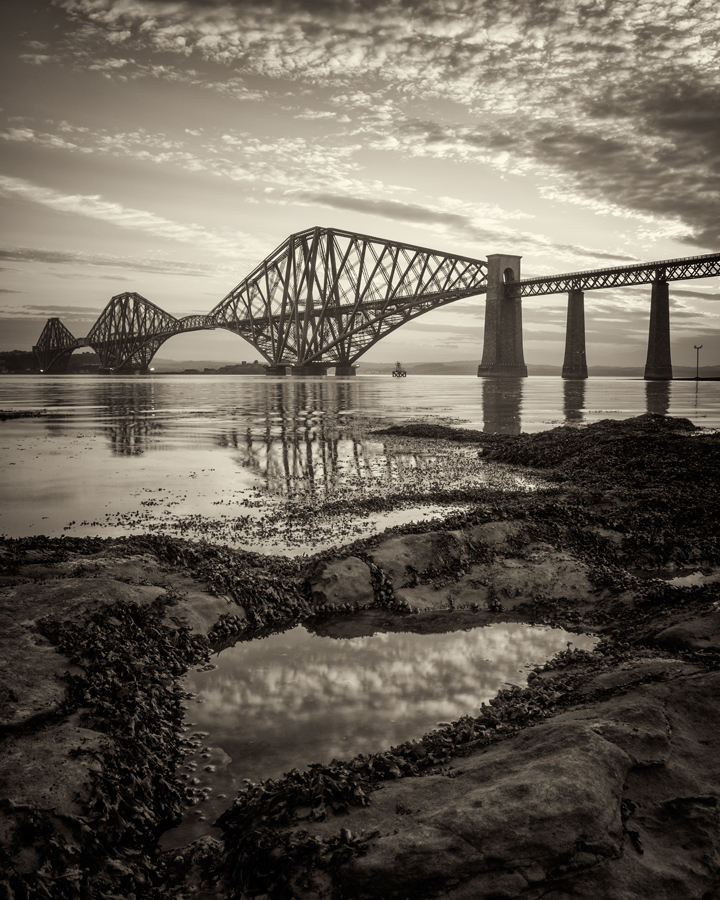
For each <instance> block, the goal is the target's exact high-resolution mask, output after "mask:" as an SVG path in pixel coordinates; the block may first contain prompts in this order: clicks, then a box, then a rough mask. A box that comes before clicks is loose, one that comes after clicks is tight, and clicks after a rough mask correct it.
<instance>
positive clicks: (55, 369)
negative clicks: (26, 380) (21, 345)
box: [33, 318, 85, 375]
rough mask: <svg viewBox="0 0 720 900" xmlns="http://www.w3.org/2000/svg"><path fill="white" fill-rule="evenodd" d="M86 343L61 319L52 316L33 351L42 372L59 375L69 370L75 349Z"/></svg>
mask: <svg viewBox="0 0 720 900" xmlns="http://www.w3.org/2000/svg"><path fill="white" fill-rule="evenodd" d="M84 345H85V342H84V341H83V340H78V339H77V338H76V337H75V336H74V335H73V334H72V333H71V332H70V331H69V329H68V328H66V326H65V325H63V323H62V322H61V321H60V319H58V318H52V319H48V320H47V322H46V323H45V327H44V328H43V330H42V333H41V334H40V337H39V338H38V342H37V344H35V346H34V347H33V353H34V354H35V356H36V357H37V360H38V363H39V365H40V371H41V372H49V373H52V374H55V375H59V374H62V373H63V372H66V371H67V367H68V362H69V361H70V357H71V356H72V353H73V350H77V348H78V347H82V346H84Z"/></svg>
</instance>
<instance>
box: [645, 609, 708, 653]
mask: <svg viewBox="0 0 720 900" xmlns="http://www.w3.org/2000/svg"><path fill="white" fill-rule="evenodd" d="M654 643H655V644H657V645H658V646H659V647H667V648H668V649H669V650H720V610H716V611H713V612H710V613H708V614H707V615H704V616H698V617H697V618H694V619H688V620H686V621H684V622H678V623H677V625H671V626H670V627H669V628H664V629H663V630H662V631H660V632H658V634H656V635H655V638H654Z"/></svg>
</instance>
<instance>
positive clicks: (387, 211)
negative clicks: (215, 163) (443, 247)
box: [286, 191, 637, 277]
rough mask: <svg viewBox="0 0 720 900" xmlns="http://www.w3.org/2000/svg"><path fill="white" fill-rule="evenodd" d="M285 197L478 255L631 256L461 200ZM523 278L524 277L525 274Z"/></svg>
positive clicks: (589, 260) (297, 194) (624, 258)
mask: <svg viewBox="0 0 720 900" xmlns="http://www.w3.org/2000/svg"><path fill="white" fill-rule="evenodd" d="M286 196H287V197H289V198H291V199H292V200H294V201H295V202H298V201H299V202H305V203H310V204H318V205H320V206H327V207H329V208H331V209H340V210H352V211H353V212H360V213H364V214H366V215H373V216H378V217H380V218H385V219H390V220H395V221H400V222H407V223H408V224H411V225H415V226H419V227H424V228H428V229H430V230H432V231H433V232H436V233H437V232H440V233H441V234H447V235H448V236H452V237H453V241H455V240H456V239H457V238H458V237H459V238H461V239H462V240H463V241H465V242H470V243H472V244H473V245H475V246H478V247H481V248H482V252H481V253H480V254H479V255H478V258H480V259H481V258H484V257H485V256H486V255H487V254H488V253H495V252H507V253H513V252H518V253H520V254H523V253H528V252H530V250H535V251H537V252H542V253H548V254H552V256H553V257H555V258H558V257H559V258H561V259H570V260H579V261H582V263H583V264H585V265H591V264H592V261H593V260H612V261H620V262H626V261H632V262H636V261H637V260H635V259H634V258H632V257H627V256H625V255H622V254H615V253H608V252H606V251H603V250H598V249H592V248H589V247H584V246H582V245H579V244H575V245H574V244H566V243H560V242H553V241H550V240H548V239H547V238H545V237H543V236H542V235H538V234H534V233H532V232H528V231H520V230H519V229H517V228H512V227H510V226H508V225H506V224H505V220H507V219H512V218H515V217H522V214H521V213H512V212H507V211H505V210H501V209H499V208H497V207H487V208H483V207H482V206H479V205H478V204H472V205H471V204H467V205H463V204H461V203H460V202H457V201H454V202H452V203H451V204H450V205H451V207H452V208H450V209H448V208H443V207H442V206H440V205H438V204H437V203H436V204H433V205H423V204H419V203H409V202H404V201H399V200H391V199H384V200H378V199H373V198H366V197H352V196H343V195H333V194H328V193H323V192H313V191H294V192H289V193H288V194H287V195H286ZM537 274H540V273H537ZM524 277H530V276H529V275H527V274H525V276H524Z"/></svg>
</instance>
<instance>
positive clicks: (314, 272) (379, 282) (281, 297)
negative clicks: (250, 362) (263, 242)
mask: <svg viewBox="0 0 720 900" xmlns="http://www.w3.org/2000/svg"><path fill="white" fill-rule="evenodd" d="M486 281H487V263H486V262H485V261H483V260H477V259H470V258H468V257H460V256H454V255H451V254H445V253H440V252H437V251H435V250H430V249H427V248H424V247H416V246H412V245H410V244H401V243H397V242H393V241H387V240H383V239H381V238H374V237H369V236H368V235H360V234H354V233H352V232H346V231H338V230H334V229H329V228H311V229H308V230H306V231H302V232H299V233H298V234H293V235H290V237H289V238H287V240H285V241H284V242H283V243H282V244H281V245H280V246H279V247H278V248H277V249H276V250H275V251H274V252H273V253H271V254H270V255H269V256H268V257H267V258H266V259H265V260H263V262H262V263H260V265H259V266H257V267H256V268H255V269H254V270H253V271H252V272H251V273H250V274H249V275H248V276H247V278H245V279H244V280H243V281H241V282H240V284H239V285H237V287H235V288H234V289H233V290H232V291H231V292H230V293H229V294H228V295H227V296H226V297H225V298H224V299H223V300H222V301H221V302H220V303H219V304H218V305H217V306H216V307H215V308H214V309H213V310H212V311H211V313H210V315H211V316H212V318H213V320H214V321H215V323H216V325H217V327H221V328H226V329H228V330H230V331H233V332H235V333H236V334H239V335H240V336H241V337H243V338H245V339H246V340H247V341H249V342H250V343H251V344H253V346H255V347H256V348H257V350H258V351H259V352H260V353H261V354H262V355H263V357H264V358H265V359H266V360H267V361H268V362H269V363H271V364H272V365H281V364H283V363H293V364H296V365H306V364H308V363H313V362H325V363H328V364H331V365H332V364H335V363H340V364H343V365H348V364H352V363H353V362H355V361H356V360H357V359H358V357H360V356H361V355H362V354H363V353H364V352H365V351H366V350H367V349H368V348H369V347H371V346H372V345H373V344H375V343H377V341H379V340H380V339H381V338H383V337H385V335H387V334H389V333H390V332H391V331H393V330H395V329H396V328H399V327H400V325H403V324H404V323H405V322H408V321H409V320H410V319H413V318H416V317H417V316H419V315H422V314H423V313H425V312H428V311H429V310H431V309H435V308H437V307H440V306H443V305H445V304H447V303H452V302H453V301H455V300H459V299H461V298H463V297H470V296H473V295H476V294H481V293H483V292H484V291H485V288H486Z"/></svg>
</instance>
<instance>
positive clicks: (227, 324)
mask: <svg viewBox="0 0 720 900" xmlns="http://www.w3.org/2000/svg"><path fill="white" fill-rule="evenodd" d="M520 260H521V257H519V256H513V255H507V254H493V255H490V256H488V258H487V260H482V259H472V258H470V257H465V256H455V255H452V254H447V253H441V252H439V251H436V250H430V249H428V248H424V247H416V246H413V245H410V244H403V243H398V242H396V241H388V240H384V239H382V238H375V237H369V236H368V235H362V234H356V233H354V232H347V231H341V230H337V229H330V228H319V227H316V228H310V229H307V230H305V231H302V232H298V233H297V234H293V235H290V237H288V238H287V239H286V240H285V241H284V242H283V243H282V244H281V245H280V246H279V247H277V248H276V249H275V250H274V251H273V252H272V253H271V254H270V255H269V256H268V257H267V258H266V259H264V260H263V261H262V262H261V263H260V264H259V265H258V266H256V267H255V269H253V271H252V272H251V273H250V274H249V275H248V276H247V277H246V278H245V279H243V281H241V282H240V284H238V285H237V287H235V288H234V289H233V290H232V291H230V293H229V294H228V295H227V296H226V297H225V298H223V300H221V301H220V303H218V304H217V306H215V307H214V308H213V309H212V310H211V311H210V312H209V313H208V314H207V315H195V316H185V317H184V318H181V319H177V318H175V317H174V316H172V315H170V313H167V312H165V311H164V310H162V309H161V308H160V307H158V306H156V305H155V304H154V303H151V302H150V301H149V300H146V299H145V298H144V297H142V296H141V295H140V294H137V293H124V294H118V295H117V296H115V297H113V298H112V299H111V300H110V302H109V303H108V305H107V306H106V307H105V309H104V310H103V312H102V313H101V314H100V316H99V317H98V319H97V321H96V322H95V324H94V325H93V327H92V328H91V330H90V332H89V333H88V335H87V337H85V338H76V337H74V336H73V335H72V334H71V333H70V331H69V330H68V329H67V328H66V327H65V326H64V325H63V324H62V322H61V321H60V319H58V318H52V319H49V320H48V322H47V324H46V325H45V328H44V329H43V332H42V334H41V335H40V338H39V340H38V343H37V344H36V345H35V346H34V347H33V350H34V352H35V354H36V356H37V358H38V361H39V364H40V368H41V370H42V371H44V372H63V371H65V370H66V368H67V363H68V361H69V358H70V355H71V354H72V353H73V351H75V350H77V349H78V348H80V347H91V348H92V349H93V350H94V351H95V352H96V353H97V354H98V356H99V357H100V360H101V366H102V369H101V371H105V372H108V373H110V372H114V373H125V372H138V371H139V372H147V371H149V367H150V363H151V361H152V358H153V357H154V355H155V354H156V353H157V351H158V349H159V348H160V347H161V346H162V344H164V343H165V341H167V340H169V339H170V338H171V337H174V336H175V335H178V334H184V333H187V332H192V331H201V330H208V329H215V328H223V329H226V330H228V331H231V332H233V333H235V334H237V335H239V336H240V337H242V338H244V339H245V340H246V341H248V342H249V343H250V344H252V346H253V347H255V349H256V350H257V351H258V352H259V353H260V354H261V356H262V357H263V358H264V359H265V360H266V362H267V364H268V365H267V373H268V375H286V374H287V373H288V372H289V371H290V372H292V374H294V375H325V374H327V371H328V369H329V368H334V369H335V374H336V375H341V376H346V375H354V374H355V372H356V363H357V360H358V359H359V358H360V357H361V356H362V354H363V353H365V352H366V351H367V350H368V349H369V348H370V347H372V346H373V345H374V344H376V343H377V342H378V341H380V340H382V338H383V337H385V336H386V335H388V334H389V333H390V332H392V331H394V330H395V329H397V328H399V327H401V326H402V325H404V324H405V323H406V322H408V321H410V320H411V319H415V318H417V317H418V316H421V315H423V314H424V313H426V312H429V311H430V310H432V309H437V308H439V307H441V306H446V305H447V304H449V303H454V302H455V301H457V300H460V299H463V298H467V297H474V296H477V295H480V294H485V295H486V301H485V334H484V344H483V354H482V362H481V363H480V366H479V367H478V375H479V376H483V377H490V378H496V377H525V376H526V375H527V367H526V365H525V360H524V355H523V332H522V301H523V298H530V297H537V296H540V295H543V294H559V293H567V296H568V314H567V329H566V337H565V358H564V363H563V368H562V377H563V378H570V379H580V378H587V361H586V353H585V314H584V302H585V299H584V298H585V292H586V291H594V290H600V289H603V288H615V287H624V286H626V285H639V284H650V285H651V286H652V287H651V296H650V316H649V334H648V353H647V361H646V364H645V378H646V379H648V380H657V381H665V380H670V379H672V362H671V357H670V305H669V288H668V285H669V282H671V281H680V280H685V279H694V278H710V277H714V276H718V275H720V253H713V254H707V255H704V256H693V257H686V258H683V259H670V260H663V261H660V262H648V263H638V264H633V265H628V266H618V267H613V268H606V269H593V270H590V271H584V272H571V273H567V274H562V275H550V276H543V277H541V278H530V279H525V280H523V279H522V278H521V276H520Z"/></svg>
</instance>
